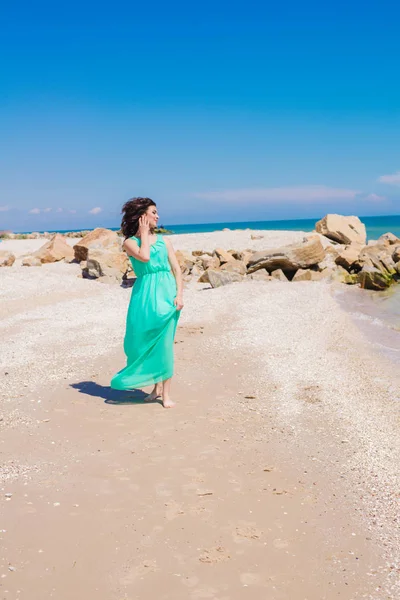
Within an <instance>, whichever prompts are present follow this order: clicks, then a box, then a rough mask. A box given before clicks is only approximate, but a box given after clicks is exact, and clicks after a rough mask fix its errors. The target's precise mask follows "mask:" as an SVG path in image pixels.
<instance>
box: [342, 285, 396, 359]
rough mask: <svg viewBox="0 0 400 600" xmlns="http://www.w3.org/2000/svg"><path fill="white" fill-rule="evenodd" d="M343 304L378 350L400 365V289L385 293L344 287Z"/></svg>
mask: <svg viewBox="0 0 400 600" xmlns="http://www.w3.org/2000/svg"><path fill="white" fill-rule="evenodd" d="M335 296H336V298H337V300H338V301H339V304H340V305H341V306H342V308H343V309H344V310H346V311H347V312H348V313H349V314H350V316H351V317H352V318H353V319H354V322H355V323H356V324H357V325H358V327H359V328H360V329H361V330H362V331H363V333H364V334H365V336H366V337H367V339H368V340H369V341H370V342H371V344H372V345H373V346H374V348H375V349H376V350H377V351H378V352H380V353H382V354H384V355H385V356H386V357H387V358H389V359H390V360H391V361H392V362H393V363H395V364H396V366H397V367H398V366H399V365H400V285H393V286H392V287H391V288H389V289H388V290H386V291H384V292H374V291H370V290H362V289H360V288H359V287H357V286H341V288H340V289H338V290H337V291H336V292H335Z"/></svg>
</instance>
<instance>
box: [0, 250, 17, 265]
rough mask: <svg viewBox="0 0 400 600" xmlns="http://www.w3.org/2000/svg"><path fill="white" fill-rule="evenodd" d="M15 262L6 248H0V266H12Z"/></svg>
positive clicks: (12, 255)
mask: <svg viewBox="0 0 400 600" xmlns="http://www.w3.org/2000/svg"><path fill="white" fill-rule="evenodd" d="M14 262H15V256H14V254H13V253H12V252H9V251H8V250H0V267H12V266H13V264H14Z"/></svg>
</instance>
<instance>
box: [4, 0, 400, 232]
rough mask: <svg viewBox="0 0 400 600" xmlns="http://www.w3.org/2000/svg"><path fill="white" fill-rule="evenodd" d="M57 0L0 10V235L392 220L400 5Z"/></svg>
mask: <svg viewBox="0 0 400 600" xmlns="http://www.w3.org/2000/svg"><path fill="white" fill-rule="evenodd" d="M62 4H63V5H61V4H60V3H56V2H54V1H53V0H52V2H42V1H41V0H37V1H36V2H29V3H28V2H26V1H25V0H23V1H22V2H19V3H11V2H9V3H7V6H5V7H4V8H3V9H2V12H1V14H0V23H1V25H0V28H1V31H0V34H1V35H0V53H1V54H0V60H1V67H0V128H1V136H0V144H1V161H0V229H5V228H11V229H15V230H18V229H19V230H35V229H39V230H41V229H55V228H57V229H68V228H79V227H94V226H98V225H105V226H112V225H117V224H119V212H120V207H121V204H122V203H123V202H124V201H125V200H126V199H128V198H130V197H132V196H137V195H147V196H150V197H152V198H153V199H155V200H156V202H157V203H158V205H159V210H160V214H161V221H162V222H163V223H165V224H168V223H185V222H186V223H190V222H191V223H194V222H210V221H211V222H212V221H233V220H257V219H284V218H302V217H303V218H307V217H319V216H321V215H323V214H324V213H326V212H328V211H329V212H341V213H345V214H346V213H347V214H349V213H355V214H359V215H378V214H399V213H400V142H399V141H400V78H399V60H400V35H399V22H400V6H399V3H397V2H395V1H394V0H391V1H390V2H388V1H387V0H386V1H385V0H383V1H380V2H377V1H376V0H372V1H370V2H368V3H366V2H361V0H353V1H351V2H349V1H348V0H347V1H346V2H345V1H343V0H338V1H335V2H330V3H324V2H321V1H320V0H318V2H317V1H314V0H304V1H303V2H299V0H287V1H286V2H281V3H276V2H265V1H263V2H261V1H260V2H252V1H247V2H235V1H234V0H233V1H230V2H227V1H223V2H218V1H216V0H214V1H213V2H209V1H208V0H206V1H202V2H198V3H190V2H152V3H151V2H147V3H144V2H141V3H137V2H129V3H128V2H126V3H121V2H118V0H117V1H114V2H110V3H102V2H96V3H95V2H82V1H80V2H79V3H78V2H76V1H75V0H71V1H70V2H68V3H62ZM93 209H94V210H93ZM90 211H91V212H90Z"/></svg>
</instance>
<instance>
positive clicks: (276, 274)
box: [271, 269, 289, 281]
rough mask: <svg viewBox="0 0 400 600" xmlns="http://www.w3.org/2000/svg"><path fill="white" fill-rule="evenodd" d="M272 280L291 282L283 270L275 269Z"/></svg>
mask: <svg viewBox="0 0 400 600" xmlns="http://www.w3.org/2000/svg"><path fill="white" fill-rule="evenodd" d="M271 279H277V280H278V281H289V279H288V278H287V277H286V275H285V273H284V272H283V271H282V269H275V270H274V271H272V273H271Z"/></svg>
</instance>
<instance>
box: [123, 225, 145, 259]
mask: <svg viewBox="0 0 400 600" xmlns="http://www.w3.org/2000/svg"><path fill="white" fill-rule="evenodd" d="M138 233H139V236H140V240H141V244H140V246H139V244H138V243H137V242H136V241H135V240H130V239H128V240H125V242H124V249H125V251H126V252H127V253H128V254H129V256H133V257H134V258H136V260H140V261H141V262H149V260H150V240H149V233H150V226H149V220H148V218H147V217H146V215H142V216H141V217H140V219H139V230H138Z"/></svg>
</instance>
